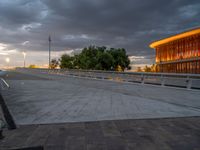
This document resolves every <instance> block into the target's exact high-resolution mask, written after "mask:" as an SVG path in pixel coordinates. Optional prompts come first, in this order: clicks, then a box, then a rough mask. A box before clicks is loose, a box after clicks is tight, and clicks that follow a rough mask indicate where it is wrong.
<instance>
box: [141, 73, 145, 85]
mask: <svg viewBox="0 0 200 150" xmlns="http://www.w3.org/2000/svg"><path fill="white" fill-rule="evenodd" d="M141 84H144V74H143V73H142V74H141Z"/></svg>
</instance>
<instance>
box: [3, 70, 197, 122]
mask: <svg viewBox="0 0 200 150" xmlns="http://www.w3.org/2000/svg"><path fill="white" fill-rule="evenodd" d="M5 80H6V81H7V82H8V83H9V84H10V87H11V88H10V89H9V90H5V91H3V97H4V99H5V101H6V104H7V106H8V108H9V110H10V112H11V114H12V116H13V118H14V120H15V122H16V124H17V125H29V124H47V123H66V122H86V121H101V120H123V119H148V118H171V117H190V116H200V100H199V97H200V92H199V91H195V90H186V89H178V88H169V87H160V86H152V85H140V84H129V83H123V82H113V81H107V80H94V79H81V78H76V77H69V76H60V75H47V74H34V73H32V74H24V73H19V72H10V73H9V74H8V76H7V77H5Z"/></svg>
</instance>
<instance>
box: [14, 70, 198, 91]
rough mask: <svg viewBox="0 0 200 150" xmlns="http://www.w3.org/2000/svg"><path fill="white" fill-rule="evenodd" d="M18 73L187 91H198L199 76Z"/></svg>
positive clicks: (56, 71)
mask: <svg viewBox="0 0 200 150" xmlns="http://www.w3.org/2000/svg"><path fill="white" fill-rule="evenodd" d="M17 70H19V71H24V72H30V73H31V72H36V73H41V74H57V75H65V76H74V77H81V78H93V79H101V80H113V81H118V82H132V83H140V84H153V85H160V86H171V87H180V88H187V89H200V74H175V73H144V72H115V71H99V70H73V69H72V70H68V69H24V68H17Z"/></svg>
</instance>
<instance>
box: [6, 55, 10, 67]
mask: <svg viewBox="0 0 200 150" xmlns="http://www.w3.org/2000/svg"><path fill="white" fill-rule="evenodd" d="M6 63H7V65H8V66H7V68H9V63H10V58H9V57H7V58H6Z"/></svg>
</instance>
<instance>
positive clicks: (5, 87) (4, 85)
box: [0, 78, 10, 90]
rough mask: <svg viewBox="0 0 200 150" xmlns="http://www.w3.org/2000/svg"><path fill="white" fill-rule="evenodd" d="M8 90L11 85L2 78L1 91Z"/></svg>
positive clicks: (0, 82) (0, 80)
mask: <svg viewBox="0 0 200 150" xmlns="http://www.w3.org/2000/svg"><path fill="white" fill-rule="evenodd" d="M7 88H10V86H9V84H8V83H7V82H6V81H5V80H4V79H3V78H0V90H3V89H7Z"/></svg>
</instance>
